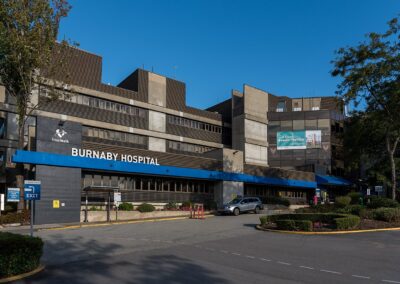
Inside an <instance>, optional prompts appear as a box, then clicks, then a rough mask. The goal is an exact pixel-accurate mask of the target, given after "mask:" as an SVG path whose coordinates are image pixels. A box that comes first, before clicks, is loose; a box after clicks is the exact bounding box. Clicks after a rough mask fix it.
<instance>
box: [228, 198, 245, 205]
mask: <svg viewBox="0 0 400 284" xmlns="http://www.w3.org/2000/svg"><path fill="white" fill-rule="evenodd" d="M241 200H242V199H241V198H235V199H233V200H231V201H229V202H228V204H236V203H239V202H240V201H241Z"/></svg>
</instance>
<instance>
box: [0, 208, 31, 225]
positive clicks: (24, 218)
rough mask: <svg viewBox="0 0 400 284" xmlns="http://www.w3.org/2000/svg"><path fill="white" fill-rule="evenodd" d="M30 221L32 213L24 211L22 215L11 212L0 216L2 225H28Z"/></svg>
mask: <svg viewBox="0 0 400 284" xmlns="http://www.w3.org/2000/svg"><path fill="white" fill-rule="evenodd" d="M29 220H30V213H29V211H28V210H24V211H22V212H21V213H16V212H9V213H7V214H5V215H1V216H0V224H11V223H20V224H27V223H29Z"/></svg>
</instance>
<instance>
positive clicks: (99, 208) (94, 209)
mask: <svg viewBox="0 0 400 284" xmlns="http://www.w3.org/2000/svg"><path fill="white" fill-rule="evenodd" d="M88 211H102V210H101V207H97V206H92V207H90V208H89V209H88Z"/></svg>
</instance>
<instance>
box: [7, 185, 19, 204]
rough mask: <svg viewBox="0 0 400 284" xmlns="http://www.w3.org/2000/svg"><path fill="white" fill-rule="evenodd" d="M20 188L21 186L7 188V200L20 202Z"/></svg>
mask: <svg viewBox="0 0 400 284" xmlns="http://www.w3.org/2000/svg"><path fill="white" fill-rule="evenodd" d="M19 197H20V190H19V188H12V187H10V188H8V189H7V202H19Z"/></svg>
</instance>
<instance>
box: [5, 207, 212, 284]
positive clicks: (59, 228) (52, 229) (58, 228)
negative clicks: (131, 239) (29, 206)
mask: <svg viewBox="0 0 400 284" xmlns="http://www.w3.org/2000/svg"><path fill="white" fill-rule="evenodd" d="M213 216H214V215H205V216H204V218H210V217H213ZM185 219H190V217H188V216H183V217H170V218H159V219H145V220H126V221H116V222H107V223H97V224H81V225H71V226H64V227H56V228H47V229H39V230H38V231H60V230H69V229H82V228H91V227H106V226H114V225H126V224H138V223H150V222H163V221H175V220H185ZM0 283H1V282H0Z"/></svg>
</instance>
